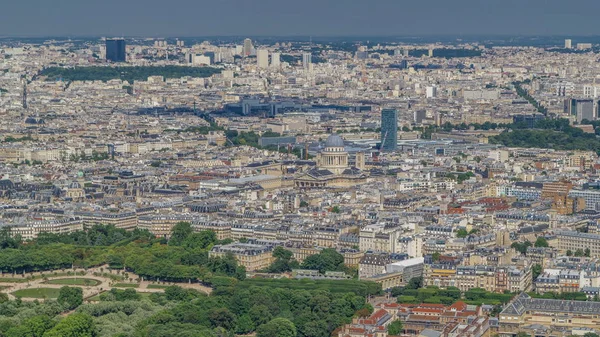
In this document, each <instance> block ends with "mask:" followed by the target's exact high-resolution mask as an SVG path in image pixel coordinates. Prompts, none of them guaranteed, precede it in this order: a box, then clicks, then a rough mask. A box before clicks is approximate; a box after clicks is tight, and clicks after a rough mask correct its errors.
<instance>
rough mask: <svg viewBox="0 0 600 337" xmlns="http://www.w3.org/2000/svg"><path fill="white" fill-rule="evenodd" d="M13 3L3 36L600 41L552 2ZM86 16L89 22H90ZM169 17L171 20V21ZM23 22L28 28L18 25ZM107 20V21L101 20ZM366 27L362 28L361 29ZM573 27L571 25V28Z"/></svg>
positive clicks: (5, 14)
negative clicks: (493, 37) (518, 37)
mask: <svg viewBox="0 0 600 337" xmlns="http://www.w3.org/2000/svg"><path fill="white" fill-rule="evenodd" d="M35 2H37V4H35V5H33V6H32V4H31V3H27V4H23V3H19V2H12V3H9V4H6V5H5V10H3V11H2V13H0V34H1V35H2V36H61V35H64V36H103V35H106V36H148V35H158V36H236V35H244V34H245V35H248V36H297V35H314V36H368V35H377V36H379V35H381V36H388V35H392V36H395V35H419V36H421V35H434V34H439V33H443V34H448V35H470V34H473V33H477V34H483V35H486V34H489V35H502V34H506V35H578V34H581V35H600V29H598V28H596V27H595V25H594V22H595V20H593V19H594V17H593V14H592V13H594V12H596V11H597V10H599V9H600V3H598V2H594V1H589V0H579V1H575V2H576V3H572V2H571V3H566V2H562V1H557V0H550V1H546V2H544V3H543V4H537V3H525V4H524V3H522V2H518V1H514V0H510V1H504V2H502V3H500V2H493V3H482V2H480V1H474V0H459V1H454V2H452V3H449V2H445V1H440V0H433V1H430V2H428V3H426V4H425V3H406V2H397V1H390V0H382V1H379V3H378V6H376V7H373V6H372V5H371V4H369V3H366V2H359V1H346V2H344V3H343V6H342V4H341V3H340V2H339V1H337V2H336V1H332V2H329V3H321V2H317V1H314V0H308V1H307V2H305V3H304V5H303V6H302V7H300V8H292V7H291V6H289V5H285V4H282V3H280V2H275V1H272V0H266V1H261V2H260V3H254V2H253V3H245V2H243V1H237V0H230V1H223V2H218V3H214V2H212V3H208V2H206V1H200V2H190V1H188V0H178V1H175V2H174V3H173V2H169V3H161V2H158V1H150V2H147V3H144V6H140V5H139V3H135V2H134V3H117V2H116V1H114V0H109V1H107V2H104V3H102V4H81V3H78V2H75V1H72V0H65V1H62V2H60V3H53V4H52V5H48V4H47V3H45V2H39V1H35ZM91 13H93V14H94V15H93V16H92V15H91ZM171 13H172V14H171ZM24 17H26V18H28V20H23V18H24ZM107 18H109V19H108V20H107ZM367 23H368V24H367ZM574 23H577V24H576V25H575V24H574Z"/></svg>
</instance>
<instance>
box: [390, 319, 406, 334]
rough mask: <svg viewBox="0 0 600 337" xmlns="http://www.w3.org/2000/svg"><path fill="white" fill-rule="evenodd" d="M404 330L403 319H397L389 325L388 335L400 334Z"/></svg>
mask: <svg viewBox="0 0 600 337" xmlns="http://www.w3.org/2000/svg"><path fill="white" fill-rule="evenodd" d="M403 330H404V325H403V324H402V321H400V320H395V321H393V322H392V323H390V325H388V335H391V336H399V335H400V334H401V333H402V332H403Z"/></svg>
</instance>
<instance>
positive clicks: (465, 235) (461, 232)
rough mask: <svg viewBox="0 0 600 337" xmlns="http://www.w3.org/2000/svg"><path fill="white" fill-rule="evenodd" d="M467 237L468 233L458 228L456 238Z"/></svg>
mask: <svg viewBox="0 0 600 337" xmlns="http://www.w3.org/2000/svg"><path fill="white" fill-rule="evenodd" d="M467 235H469V233H468V232H467V230H466V229H464V228H460V229H459V230H458V231H456V237H457V238H466V237H467Z"/></svg>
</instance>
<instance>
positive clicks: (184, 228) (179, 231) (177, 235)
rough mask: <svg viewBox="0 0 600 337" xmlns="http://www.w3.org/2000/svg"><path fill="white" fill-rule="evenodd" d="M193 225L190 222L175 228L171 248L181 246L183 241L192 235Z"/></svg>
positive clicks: (179, 224)
mask: <svg viewBox="0 0 600 337" xmlns="http://www.w3.org/2000/svg"><path fill="white" fill-rule="evenodd" d="M192 232H193V230H192V224H190V223H189V222H179V223H177V224H176V225H175V226H173V230H172V231H171V238H170V239H169V246H181V245H182V244H183V241H184V240H185V239H186V238H187V237H188V236H190V235H191V234H192Z"/></svg>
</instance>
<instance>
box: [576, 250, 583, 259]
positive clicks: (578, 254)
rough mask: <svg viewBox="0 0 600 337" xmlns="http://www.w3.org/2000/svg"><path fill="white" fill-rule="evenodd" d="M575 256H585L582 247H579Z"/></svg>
mask: <svg viewBox="0 0 600 337" xmlns="http://www.w3.org/2000/svg"><path fill="white" fill-rule="evenodd" d="M575 256H577V257H581V256H583V249H581V248H578V249H577V250H576V251H575Z"/></svg>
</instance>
